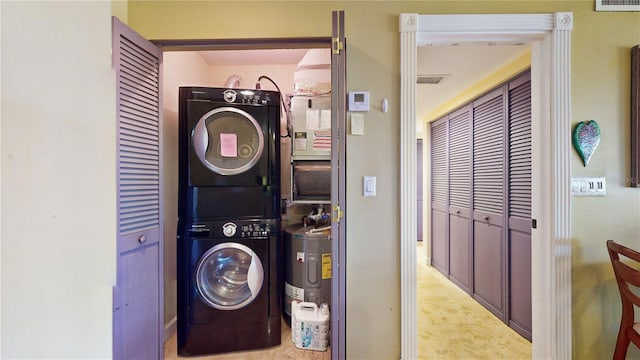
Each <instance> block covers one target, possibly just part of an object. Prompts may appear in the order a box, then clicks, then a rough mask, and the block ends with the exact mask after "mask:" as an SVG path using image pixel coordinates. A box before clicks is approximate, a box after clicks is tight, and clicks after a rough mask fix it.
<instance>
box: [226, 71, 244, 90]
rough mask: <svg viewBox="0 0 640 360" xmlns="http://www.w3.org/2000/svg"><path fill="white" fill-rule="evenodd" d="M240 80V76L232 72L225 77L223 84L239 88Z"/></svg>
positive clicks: (231, 87)
mask: <svg viewBox="0 0 640 360" xmlns="http://www.w3.org/2000/svg"><path fill="white" fill-rule="evenodd" d="M240 80H242V78H241V77H240V76H238V75H236V74H233V75H231V76H229V77H228V78H227V80H226V81H225V82H224V86H225V87H226V88H228V89H235V88H239V87H240Z"/></svg>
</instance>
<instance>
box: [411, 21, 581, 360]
mask: <svg viewBox="0 0 640 360" xmlns="http://www.w3.org/2000/svg"><path fill="white" fill-rule="evenodd" d="M572 29H573V14H572V13H570V12H559V13H554V14H499V15H495V14H487V15H480V14H478V15H418V14H400V47H401V50H400V67H401V68H400V74H401V94H400V100H401V112H400V121H401V129H400V147H401V148H400V158H401V162H400V168H401V179H400V182H401V191H400V196H401V199H400V200H401V202H400V206H401V222H400V224H401V226H400V229H401V230H400V236H401V245H400V246H401V249H400V250H401V264H400V279H401V308H402V310H401V359H417V357H418V353H417V316H416V266H417V265H416V230H415V229H416V221H417V220H416V209H415V200H416V190H415V186H416V180H415V179H416V162H415V152H416V147H415V146H416V145H415V139H416V120H417V119H416V113H415V101H416V76H417V46H418V45H419V44H424V43H443V42H455V41H462V40H464V41H480V42H486V41H494V42H495V41H514V40H515V41H523V42H527V43H531V79H532V84H531V86H532V170H533V172H532V218H533V219H536V220H537V228H536V229H532V233H531V244H532V245H531V256H532V265H531V266H532V269H531V271H532V317H533V318H532V322H533V329H532V338H533V348H532V358H534V359H538V358H544V359H571V213H570V212H571V209H570V200H571V198H570V193H569V183H570V181H569V180H570V148H571V144H570V141H571V126H570V125H571V124H570V121H571V31H572ZM425 133H428V130H427V129H426V128H425ZM425 146H426V144H425ZM430 200H431V199H430V194H429V191H427V192H426V193H425V204H427V205H428V204H430ZM429 207H430V206H426V207H425V208H426V209H427V211H428V209H429ZM428 215H429V214H428V213H427V216H428ZM429 235H430V234H429V231H427V232H426V233H425V239H427V240H428V238H429ZM427 243H429V242H427Z"/></svg>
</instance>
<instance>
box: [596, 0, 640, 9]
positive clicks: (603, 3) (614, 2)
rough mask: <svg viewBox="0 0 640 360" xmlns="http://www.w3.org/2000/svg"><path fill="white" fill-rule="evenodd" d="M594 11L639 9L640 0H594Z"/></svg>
mask: <svg viewBox="0 0 640 360" xmlns="http://www.w3.org/2000/svg"><path fill="white" fill-rule="evenodd" d="M596 11H640V0H596Z"/></svg>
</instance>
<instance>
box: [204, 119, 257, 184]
mask: <svg viewBox="0 0 640 360" xmlns="http://www.w3.org/2000/svg"><path fill="white" fill-rule="evenodd" d="M191 136H192V140H193V149H194V151H195V153H196V155H197V156H198V159H200V161H201V162H202V164H204V166H206V167H207V168H208V169H210V170H211V171H214V172H216V173H218V174H220V175H236V174H241V173H243V172H245V171H247V170H249V169H251V168H252V167H253V166H254V165H255V164H256V163H257V162H258V160H260V156H261V155H262V150H263V149H264V135H263V134H262V129H261V128H260V124H258V122H257V121H256V119H255V118H254V117H253V116H251V115H250V114H249V113H247V112H246V111H242V110H240V109H237V108H232V107H221V108H218V109H214V110H211V111H209V112H208V113H206V114H204V115H203V116H202V117H201V118H200V120H198V123H197V124H196V126H195V128H194V129H193V133H192V135H191Z"/></svg>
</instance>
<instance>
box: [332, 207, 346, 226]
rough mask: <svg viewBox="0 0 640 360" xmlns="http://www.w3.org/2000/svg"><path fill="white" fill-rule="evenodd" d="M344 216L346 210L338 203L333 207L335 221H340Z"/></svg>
mask: <svg viewBox="0 0 640 360" xmlns="http://www.w3.org/2000/svg"><path fill="white" fill-rule="evenodd" d="M343 217H344V212H343V211H342V209H340V205H336V206H334V207H333V222H340V220H341V219H342V218H343Z"/></svg>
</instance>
